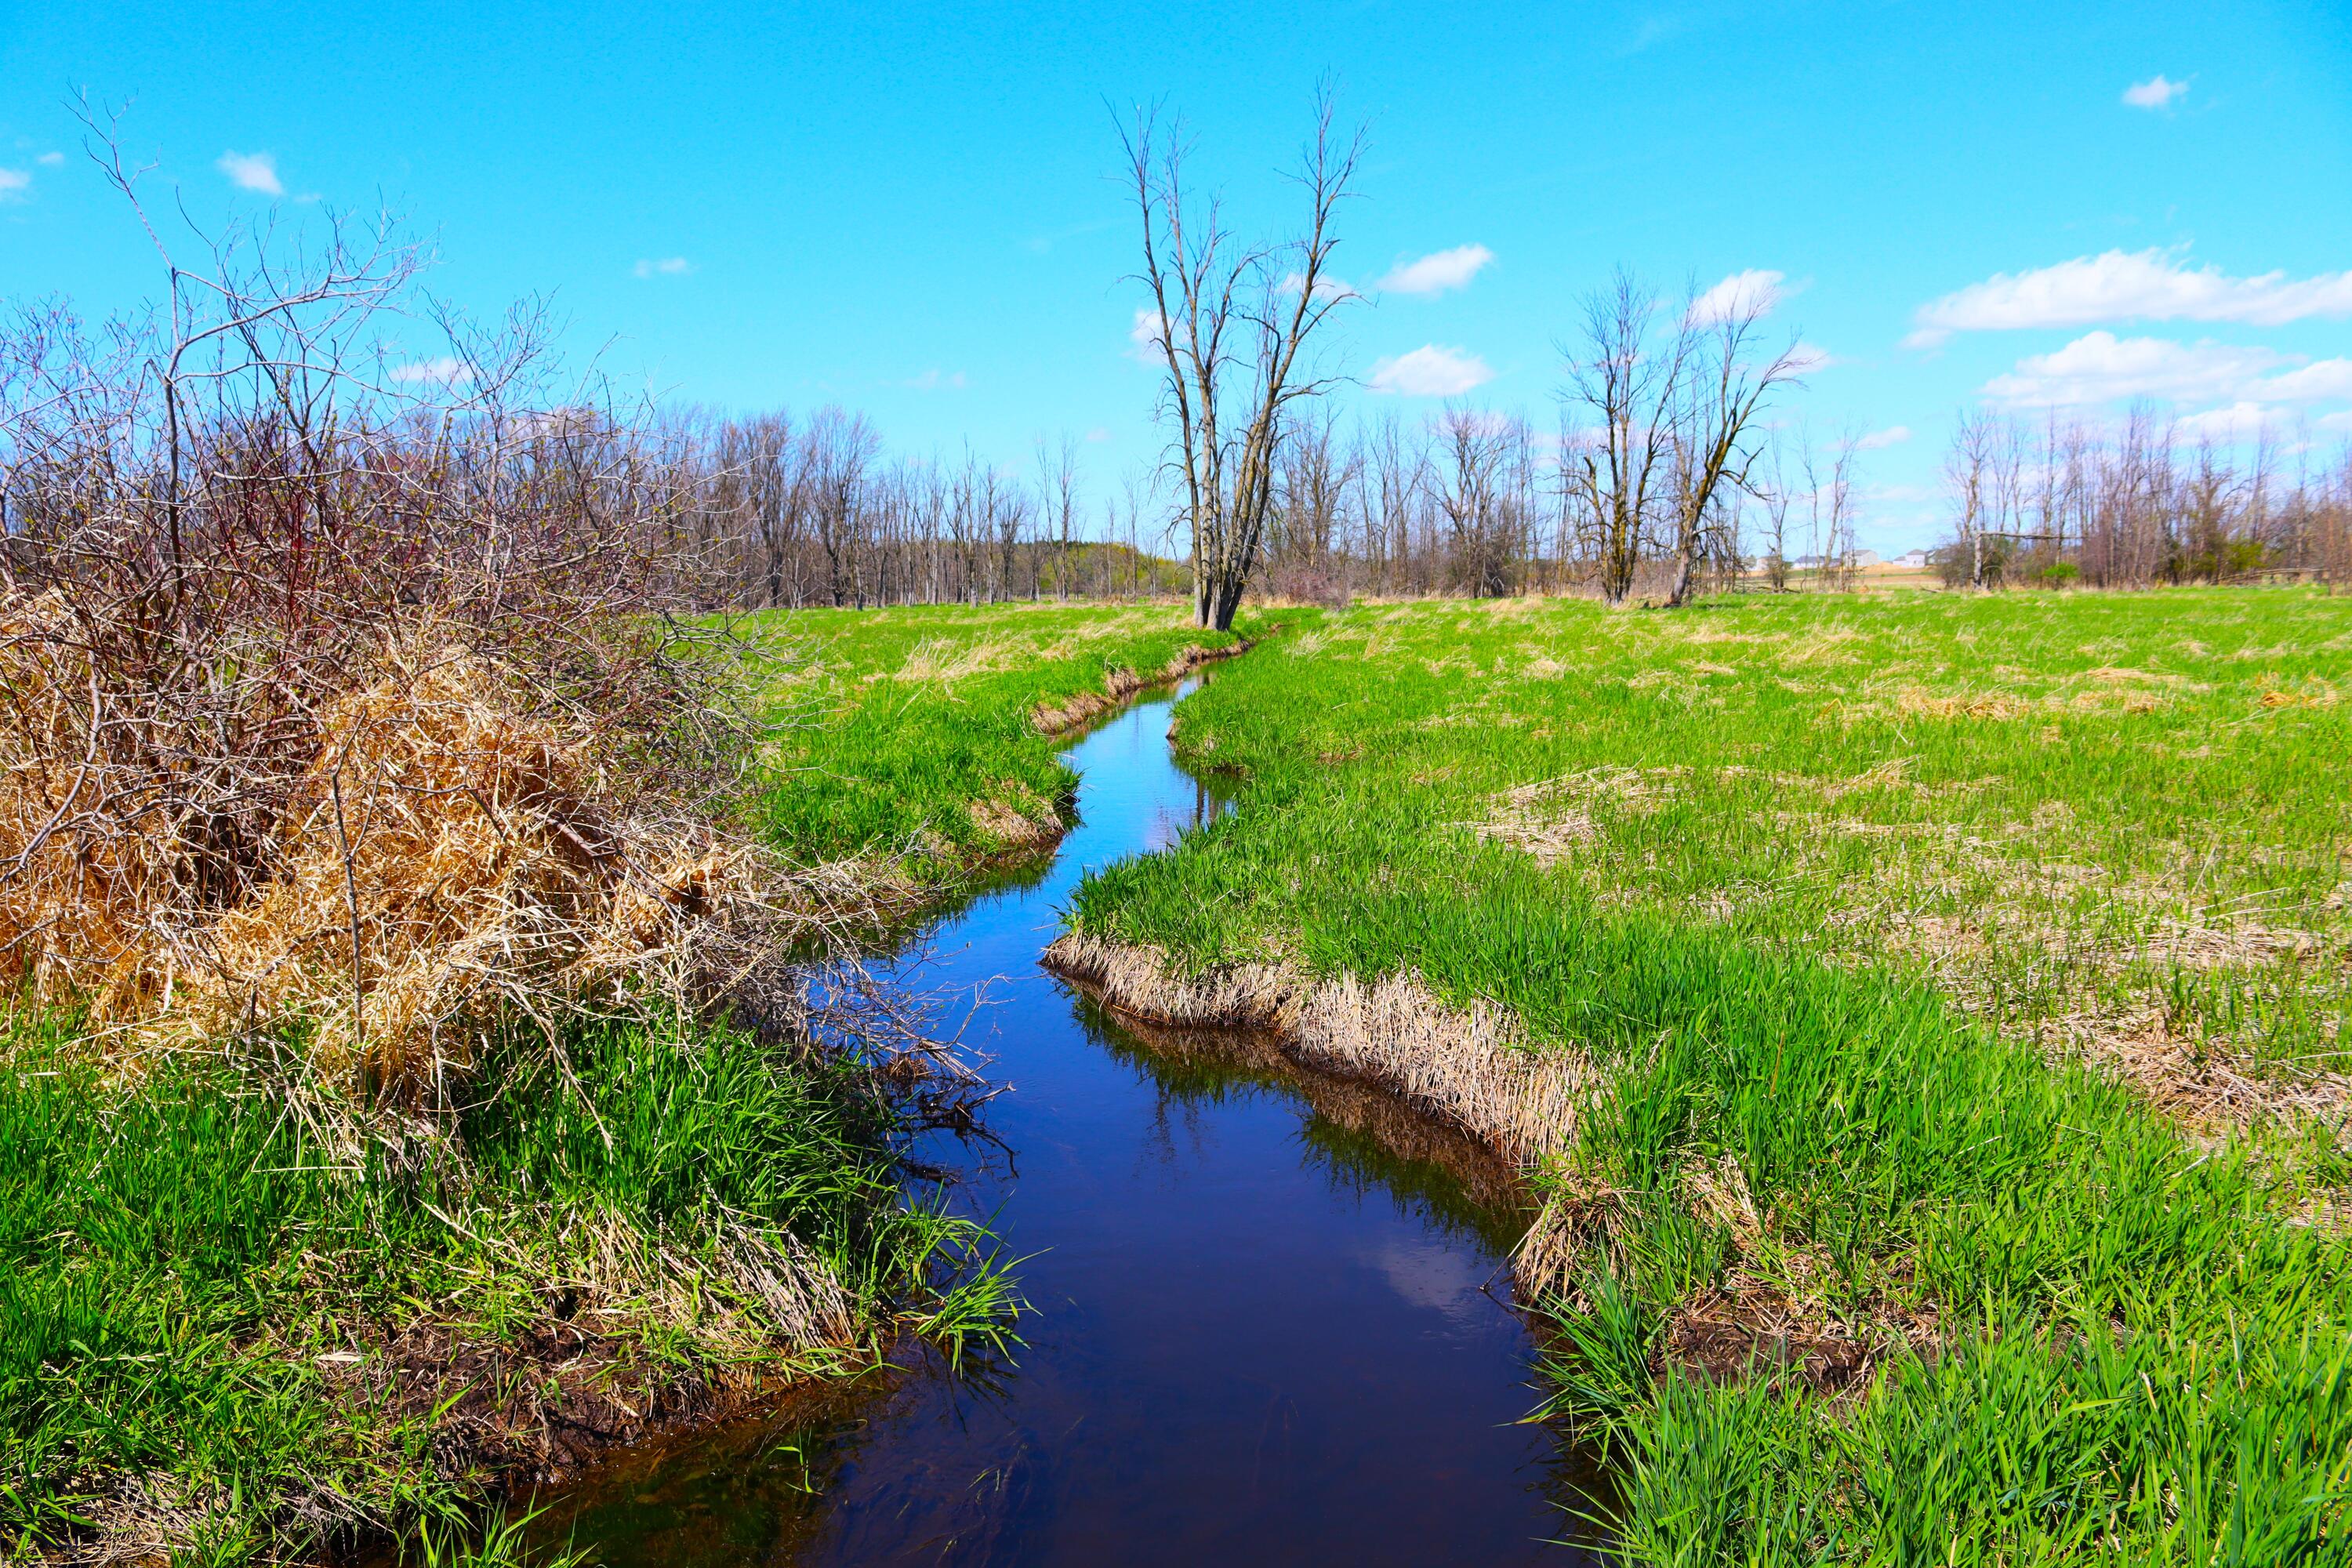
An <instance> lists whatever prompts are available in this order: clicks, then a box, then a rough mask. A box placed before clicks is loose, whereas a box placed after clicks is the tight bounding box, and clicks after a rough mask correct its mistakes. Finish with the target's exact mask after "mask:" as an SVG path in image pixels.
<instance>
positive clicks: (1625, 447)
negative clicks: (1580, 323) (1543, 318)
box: [1565, 268, 1691, 605]
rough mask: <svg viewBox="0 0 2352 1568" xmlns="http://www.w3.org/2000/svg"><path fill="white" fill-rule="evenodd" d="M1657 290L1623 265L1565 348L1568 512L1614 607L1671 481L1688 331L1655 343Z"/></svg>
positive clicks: (1629, 586)
mask: <svg viewBox="0 0 2352 1568" xmlns="http://www.w3.org/2000/svg"><path fill="white" fill-rule="evenodd" d="M1657 307H1658V300H1657V296H1656V295H1655V294H1654V293H1653V292H1651V291H1650V290H1649V289H1645V288H1643V286H1642V285H1641V284H1640V283H1639V282H1638V281H1636V280H1635V279H1634V278H1633V274H1632V273H1630V272H1627V271H1625V270H1624V269H1622V268H1620V269H1619V270H1618V272H1617V275H1616V277H1615V278H1614V279H1612V280H1611V282H1610V284H1609V287H1607V288H1606V289H1601V290H1599V291H1598V292H1596V293H1594V294H1593V295H1592V296H1591V298H1590V299H1588V300H1586V301H1585V305H1584V340H1583V342H1581V343H1580V344H1578V345H1577V346H1576V347H1574V348H1572V349H1569V350H1567V351H1565V353H1566V357H1567V359H1568V386H1567V390H1566V394H1565V401H1566V402H1567V403H1568V404H1569V405H1570V410H1571V419H1572V421H1573V424H1574V426H1575V427H1576V430H1577V447H1578V449H1577V450H1576V452H1575V453H1574V455H1573V456H1572V457H1571V458H1570V460H1569V462H1568V464H1567V473H1566V476H1565V477H1566V479H1567V485H1568V489H1569V491H1570V498H1571V501H1570V504H1571V510H1574V511H1575V512H1576V513H1577V514H1578V516H1577V521H1578V523H1579V531H1580V532H1581V533H1582V534H1583V535H1584V538H1583V541H1582V542H1583V544H1584V547H1585V550H1586V551H1587V552H1588V553H1590V554H1591V556H1592V558H1593V564H1594V567H1595V573H1596V575H1597V576H1598V578H1599V581H1600V585H1601V597H1602V598H1603V599H1606V600H1607V601H1608V602H1609V603H1611V604H1612V605H1622V604H1623V603H1624V602H1625V595H1628V594H1630V593H1632V592H1633V576H1634V574H1635V573H1636V572H1638V571H1639V570H1640V569H1641V564H1642V552H1643V546H1644V545H1645V543H1646V542H1647V540H1648V535H1649V532H1650V526H1651V514H1652V512H1653V510H1654V509H1655V507H1656V505H1657V503H1658V500H1659V497H1660V495H1661V494H1662V493H1663V492H1664V489H1665V488H1666V487H1667V486H1668V485H1669V484H1670V483H1671V482H1672V479H1671V477H1670V474H1669V469H1670V467H1671V462H1672V458H1673V455H1674V450H1675V446H1674V427H1673V424H1672V421H1671V419H1670V418H1669V417H1668V414H1669V411H1670V410H1672V409H1673V408H1674V406H1675V403H1676V402H1677V401H1678V400H1679V399H1680V397H1681V395H1682V384H1683V377H1684V375H1685V373H1686V371H1687V370H1688V362H1689V358H1690V350H1691V343H1690V334H1689V333H1688V331H1682V330H1677V331H1674V332H1672V333H1670V334H1668V335H1667V337H1666V339H1665V341H1664V342H1663V343H1658V342H1653V339H1654V336H1655V328H1654V321H1655V319H1656V316H1657Z"/></svg>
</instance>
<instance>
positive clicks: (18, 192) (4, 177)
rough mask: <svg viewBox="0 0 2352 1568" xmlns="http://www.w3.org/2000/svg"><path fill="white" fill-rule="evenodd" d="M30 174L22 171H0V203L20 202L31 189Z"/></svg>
mask: <svg viewBox="0 0 2352 1568" xmlns="http://www.w3.org/2000/svg"><path fill="white" fill-rule="evenodd" d="M32 184H33V176H32V174H30V173H29V172H28V171H26V170H24V169H0V202H14V201H22V200H23V199H24V196H25V192H26V190H28V189H30V188H31V186H32Z"/></svg>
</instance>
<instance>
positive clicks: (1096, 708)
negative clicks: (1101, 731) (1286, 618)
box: [1029, 642, 1250, 735]
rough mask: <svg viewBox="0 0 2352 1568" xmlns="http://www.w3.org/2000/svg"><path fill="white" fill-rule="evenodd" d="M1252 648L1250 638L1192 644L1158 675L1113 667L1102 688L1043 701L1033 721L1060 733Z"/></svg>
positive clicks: (1051, 732) (1032, 715)
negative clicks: (1139, 694) (1224, 644)
mask: <svg viewBox="0 0 2352 1568" xmlns="http://www.w3.org/2000/svg"><path fill="white" fill-rule="evenodd" d="M1249 649H1250V644H1248V643H1247V642H1236V643H1234V644H1232V645H1231V646H1230V647H1188V648H1186V649H1184V650H1183V651H1182V652H1181V653H1179V654H1178V655H1177V656H1176V657H1175V658H1171V659H1170V660H1169V661H1168V664H1167V667H1166V668H1163V669H1161V670H1160V671H1159V673H1157V674H1154V675H1140V674H1138V673H1137V672H1136V671H1134V670H1131V669H1123V668H1121V669H1112V670H1109V671H1107V672H1106V673H1105V674H1104V676H1103V683H1102V689H1100V690H1099V691H1079V692H1074V693H1072V694H1071V695H1070V696H1068V697H1066V698H1064V699H1063V700H1060V701H1059V702H1040V703H1039V704H1037V706H1036V707H1035V709H1034V710H1031V712H1030V715H1029V722H1030V723H1031V724H1033V725H1034V726H1035V727H1036V729H1037V731H1038V732H1039V733H1041V734H1046V735H1059V734H1061V733H1063V732H1064V731H1069V730H1075V729H1076V728H1078V726H1080V725H1081V724H1085V723H1087V722H1088V721H1092V720H1094V719H1097V718H1099V717H1101V716H1102V715H1103V714H1105V713H1108V712H1109V711H1110V710H1112V709H1114V708H1117V707H1118V706H1119V705H1120V704H1122V703H1124V702H1125V701H1126V700H1128V699H1129V698H1130V697H1132V696H1134V695H1135V694H1136V693H1137V692H1139V691H1140V690H1142V689H1144V688H1145V687H1147V686H1164V685H1166V684H1167V683H1168V682H1169V681H1171V680H1181V679H1183V678H1184V677H1185V676H1187V675H1190V674H1191V673H1192V671H1194V670H1196V669H1198V668H1201V666H1202V665H1204V664H1208V663H1212V662H1213V661H1214V660H1217V659H1221V658H1234V657H1235V656H1236V655H1239V654H1244V653H1247V652H1248V651H1249Z"/></svg>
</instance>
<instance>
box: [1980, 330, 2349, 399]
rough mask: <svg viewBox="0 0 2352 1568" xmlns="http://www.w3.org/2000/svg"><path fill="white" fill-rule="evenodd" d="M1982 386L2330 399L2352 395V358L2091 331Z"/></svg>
mask: <svg viewBox="0 0 2352 1568" xmlns="http://www.w3.org/2000/svg"><path fill="white" fill-rule="evenodd" d="M2289 367H2293V368H2289ZM1984 390H1985V394H1986V395H1987V396H1990V397H1994V398H1998V399H1999V400H2000V401H2001V402H2004V403H2011V404H2019V405H2026V406H2031V407H2047V406H2060V407H2063V406H2070V405H2077V404H2085V403H2110V402H2116V401H2120V400H2123V399H2126V398H2134V397H2147V398H2155V399H2158V400H2160V401H2163V402H2168V403H2183V404H2188V403H2237V402H2245V403H2258V404H2280V403H2312V402H2327V401H2334V400H2336V399H2339V398H2352V360H2347V359H2331V360H2321V361H2319V362H2317V363H2312V364H2301V363H2297V362H2296V361H2295V360H2294V359H2292V358H2290V357H2289V356H2286V355H2284V354H2280V353H2275V352H2274V351H2273V350H2270V349H2265V348H2241V347H2239V346H2237V345H2235V344H2232V343H2217V342H2211V341H2210V340H2209V341H2206V342H2196V343H2177V342H2168V341H2167V340H2165V339H2162V338H2118V337H2116V335H2115V334H2114V333H2113V332H2090V333H2087V334H2085V335H2084V336H2083V337H2079V338H2077V339H2075V340H2074V342H2071V343H2068V344H2067V345H2066V346H2065V347H2064V348H2063V349H2059V350H2057V351H2056V352H2055V353H2046V354H2032V355H2029V356H2028V357H2026V358H2024V359H2021V360H2020V361H2018V362H2017V367H2016V368H2015V369H2014V370H2012V371H2010V372H2009V373H2007V374H2002V375H1997V376H1995V377H1993V378H1992V379H1991V380H1990V381H1989V382H1987V383H1985V388H1984Z"/></svg>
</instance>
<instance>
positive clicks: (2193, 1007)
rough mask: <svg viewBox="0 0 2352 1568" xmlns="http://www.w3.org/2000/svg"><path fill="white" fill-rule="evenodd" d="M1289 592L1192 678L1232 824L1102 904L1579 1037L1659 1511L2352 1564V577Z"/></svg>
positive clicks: (1185, 743)
mask: <svg viewBox="0 0 2352 1568" xmlns="http://www.w3.org/2000/svg"><path fill="white" fill-rule="evenodd" d="M1290 619H1291V620H1292V621H1293V623H1294V625H1295V626H1297V628H1298V629H1297V631H1296V632H1295V633H1294V634H1293V635H1290V636H1288V637H1286V638H1284V639H1281V640H1278V641H1276V642H1275V643H1273V644H1271V645H1270V646H1268V647H1264V648H1262V649H1260V650H1259V651H1258V652H1257V653H1255V654H1254V655H1253V656H1252V657H1251V658H1247V659H1245V660H1243V661H1242V662H1241V663H1239V664H1238V665H1235V666H1234V667H1233V668H1230V669H1228V670H1226V671H1225V672H1223V674H1222V675H1221V676H1220V677H1219V679H1217V680H1215V681H1214V682H1213V683H1211V684H1210V685H1209V686H1208V687H1207V688H1206V689H1203V690H1202V692H1201V693H1199V694H1198V695H1196V696H1194V697H1192V699H1190V700H1188V701H1187V702H1186V703H1185V704H1184V705H1183V706H1182V708H1181V709H1180V710H1179V724H1180V728H1179V736H1180V741H1181V745H1182V747H1183V748H1184V749H1185V750H1186V752H1188V753H1189V760H1190V761H1191V762H1192V763H1193V764H1194V765H1195V766H1196V767H1200V768H1216V769H1223V770H1228V771H1230V773H1231V774H1232V775H1233V777H1234V780H1235V782H1236V784H1238V787H1239V788H1240V791H1241V809H1240V811H1239V812H1238V814H1237V815H1235V816H1231V817H1229V818H1226V819H1224V820H1223V821H1221V822H1220V823H1218V824H1217V825H1216V826H1213V827H1211V828H1210V829H1208V830H1206V831H1204V832H1202V833H1199V834H1196V835H1194V836H1192V837H1189V838H1187V839H1186V840H1185V842H1184V843H1183V845H1182V846H1181V847H1179V848H1178V849H1176V850H1174V851H1173V852H1171V853H1170V854H1168V855H1166V856H1162V857H1158V858H1150V859H1147V860H1140V861H1135V862H1130V863H1128V864H1126V865H1124V866H1122V867H1119V868H1113V869H1111V870H1109V871H1108V872H1106V873H1104V874H1102V875H1100V876H1098V877H1097V878H1095V879H1092V880H1091V881H1089V882H1088V883H1087V885H1086V886H1085V887H1084V888H1083V889H1082V890H1081V892H1080V893H1079V895H1078V898H1077V900H1076V908H1075V910H1074V924H1075V926H1076V929H1077V930H1078V931H1081V932H1082V933H1086V934H1087V935H1090V936H1093V937H1096V938H1098V939H1102V940H1105V941H1108V942H1118V943H1125V944H1139V945H1143V946H1149V947H1153V948H1157V949H1159V950H1160V951H1161V952H1163V953H1165V954H1166V955H1168V958H1169V960H1170V962H1171V963H1173V964H1174V965H1175V966H1176V967H1178V968H1179V969H1180V970H1182V971H1185V972H1187V973H1202V974H1204V973H1208V972H1210V971H1212V970H1213V969H1215V968H1216V967H1217V966H1220V965H1232V964H1241V963H1279V964H1283V965H1286V966H1287V967H1288V968H1289V969H1291V970H1293V971H1295V972H1298V973H1305V974H1307V975H1310V976H1314V975H1320V976H1337V975H1339V974H1342V973H1348V974H1354V975H1357V976H1360V977H1367V978H1369V977H1371V976H1391V975H1397V974H1408V973H1409V974H1414V975H1417V976H1418V977H1419V978H1420V981H1421V982H1422V983H1423V984H1424V985H1426V986H1427V987H1428V988H1429V989H1430V990H1431V991H1433V992H1434V993H1435V994H1437V995H1438V996H1440V997H1442V998H1444V999H1445V1000H1447V1001H1449V1002H1451V1003H1454V1004H1455V1005H1465V1006H1466V1005H1473V1004H1481V1005H1488V1006H1499V1007H1500V1008H1502V1009H1505V1010H1507V1015H1508V1016H1510V1017H1511V1018H1512V1019H1513V1020H1514V1021H1515V1025H1516V1026H1517V1028H1519V1029H1520V1030H1522V1031H1523V1032H1524V1035H1525V1037H1526V1038H1527V1039H1528V1042H1529V1048H1531V1049H1534V1050H1537V1051H1539V1052H1542V1053H1546V1054H1547V1055H1548V1056H1551V1057H1556V1058H1560V1059H1561V1060H1562V1061H1564V1062H1572V1063H1574V1064H1576V1065H1577V1068H1578V1069H1579V1071H1580V1072H1581V1073H1583V1074H1584V1075H1585V1081H1586V1082H1587V1083H1588V1084H1589V1086H1590V1087H1589V1091H1588V1092H1587V1094H1586V1095H1585V1104H1584V1105H1583V1108H1582V1110H1581V1111H1580V1114H1579V1116H1578V1119H1577V1120H1578V1125H1577V1126H1576V1128H1575V1130H1574V1136H1573V1137H1572V1138H1571V1137H1567V1136H1565V1135H1563V1137H1562V1139H1561V1141H1560V1145H1559V1152H1558V1153H1557V1155H1556V1157H1555V1158H1554V1159H1553V1160H1552V1161H1551V1162H1550V1168H1549V1170H1548V1171H1547V1172H1546V1173H1545V1181H1546V1184H1547V1185H1548V1187H1549V1190H1550V1192H1551V1193H1552V1194H1553V1209H1554V1215H1555V1217H1556V1219H1557V1220H1558V1222H1559V1224H1561V1225H1562V1226H1565V1227H1566V1229H1567V1230H1568V1232H1569V1233H1570V1235H1571V1237H1572V1238H1573V1239H1574V1240H1575V1241H1576V1243H1577V1244H1578V1245H1577V1246H1576V1247H1575V1249H1574V1252H1573V1257H1574V1259H1575V1261H1574V1262H1573V1264H1572V1266H1571V1268H1570V1272H1569V1273H1568V1274H1567V1276H1566V1277H1565V1278H1563V1279H1560V1280H1559V1285H1558V1288H1557V1289H1555V1290H1553V1291H1552V1292H1551V1293H1550V1294H1549V1298H1548V1300H1547V1302H1546V1310H1548V1311H1549V1312H1550V1313H1551V1314H1552V1315H1554V1316H1555V1317H1556V1318H1557V1320H1558V1323H1559V1334H1558V1336H1557V1337H1556V1340H1555V1344H1556V1347H1557V1349H1556V1352H1555V1362H1554V1364H1553V1366H1552V1368H1551V1371H1552V1375H1553V1378H1554V1380H1555V1385H1556V1392H1555V1395H1554V1400H1555V1405H1556V1408H1557V1409H1558V1410H1559V1412H1560V1413H1562V1414H1563V1415H1566V1416H1568V1417H1570V1419H1573V1420H1575V1421H1577V1422H1579V1423H1580V1424H1581V1425H1582V1426H1584V1427H1585V1429H1586V1430H1587V1431H1588V1432H1589V1433H1591V1436H1593V1438H1594V1439H1595V1441H1597V1442H1601V1443H1605V1444H1606V1445H1607V1446H1608V1447H1609V1448H1610V1449H1611V1451H1612V1456H1613V1457H1614V1458H1615V1459H1616V1461H1617V1463H1618V1465H1619V1468H1620V1469H1621V1471H1622V1475H1623V1477H1624V1489H1623V1492H1622V1499H1621V1501H1620V1504H1619V1516H1618V1518H1617V1519H1616V1521H1614V1522H1615V1524H1616V1526H1617V1528H1618V1529H1619V1530H1620V1531H1621V1532H1622V1537H1623V1539H1624V1541H1625V1542H1626V1544H1627V1546H1628V1547H1629V1549H1630V1550H1631V1552H1632V1553H1633V1555H1634V1556H1635V1557H1636V1558H1638V1559H1640V1560H1643V1561H1647V1562H1657V1563H1733V1562H1737V1563H1817V1562H1830V1563H1926V1562H1930V1561H1933V1562H1937V1563H1942V1562H1999V1563H2042V1562H2059V1561H2078V1560H2082V1559H2083V1558H2084V1557H2085V1556H2099V1555H2103V1554H2104V1555H2105V1556H2107V1557H2111V1558H2112V1559H2114V1560H2119V1561H2132V1562H2140V1561H2150V1562H2179V1563H2247V1564H2252V1563H2278V1562H2287V1561H2295V1562H2337V1561H2346V1560H2352V1332H2347V1323H2352V1247H2347V1241H2346V1238H2345V1236H2344V1231H2343V1226H2342V1215H2343V1207H2342V1205H2343V1199H2344V1188H2345V1184H2346V1182H2347V1178H2352V1166H2347V1136H2346V1129H2345V1121H2344V1118H2345V1114H2346V1108H2347V1093H2346V1088H2347V1085H2346V1080H2345V1077H2344V1073H2345V1068H2346V1067H2347V1062H2346V1055H2347V1049H2352V1041H2347V1040H2346V1039H2345V1037H2344V1021H2345V1016H2346V1013H2347V996H2352V911H2347V907H2346V904H2347V852H2352V804H2347V803H2352V792H2347V790H2346V788H2345V786H2344V780H2343V768H2344V762H2345V759H2346V758H2347V757H2352V709H2348V708H2347V705H2346V704H2345V703H2344V702H2343V701H2342V700H2341V699H2342V698H2343V697H2344V696H2345V695H2346V688H2347V684H2352V601H2347V600H2343V599H2330V598H2326V597H2322V596H2315V595H2307V594H2303V593H2298V592H2284V591H2281V592H2273V591H2252V592H2244V591H2241V592H2230V591H2210V592H2177V593H2173V592H2168V593H2160V594H2146V595H2112V596H2111V595H2010V596H1990V597H1989V596H1970V597H1962V596H1957V595H1934V596H1928V595H1917V596H1914V595H1899V594H1897V595H1875V596H1871V597H1865V598H1853V599H1845V598H1826V597H1824V598H1815V597H1811V596H1807V597H1804V598H1801V599H1800V598H1787V599H1768V598H1762V597H1756V598H1745V599H1740V600H1737V601H1727V602H1717V603H1711V604H1706V605H1700V606H1698V607H1696V608H1695V609H1693V610H1691V611H1688V612H1686V613H1682V614H1675V615H1667V614H1658V613H1613V614H1612V613H1608V612H1605V611H1602V610H1601V609H1600V608H1598V607H1597V606H1594V605H1589V604H1583V603H1540V602H1534V601H1506V602H1502V603H1498V604H1493V605H1460V604H1434V605H1399V606H1377V605H1375V606H1360V607H1359V608H1357V609H1355V610H1354V611H1352V612H1350V613H1348V614H1345V615H1339V616H1328V617H1325V618H1321V619H1319V620H1316V619H1314V618H1313V617H1311V616H1292V617H1290ZM1563 1133H1564V1134H1565V1130H1563Z"/></svg>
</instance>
